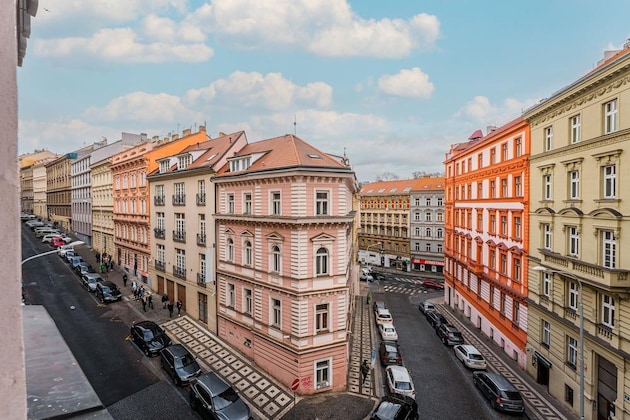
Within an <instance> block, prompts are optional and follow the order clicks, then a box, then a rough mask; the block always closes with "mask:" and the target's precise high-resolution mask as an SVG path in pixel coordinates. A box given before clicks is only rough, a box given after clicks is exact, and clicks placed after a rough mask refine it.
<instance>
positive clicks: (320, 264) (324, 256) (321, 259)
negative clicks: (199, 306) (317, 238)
mask: <svg viewBox="0 0 630 420" xmlns="http://www.w3.org/2000/svg"><path fill="white" fill-rule="evenodd" d="M315 273H316V274H317V275H318V276H321V275H324V274H328V250H327V249H326V248H324V247H321V248H319V249H318V250H317V255H316V258H315Z"/></svg>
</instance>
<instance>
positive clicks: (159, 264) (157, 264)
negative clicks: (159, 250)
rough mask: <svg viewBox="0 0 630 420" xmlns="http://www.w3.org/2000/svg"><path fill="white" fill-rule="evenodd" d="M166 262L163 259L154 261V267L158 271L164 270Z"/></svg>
mask: <svg viewBox="0 0 630 420" xmlns="http://www.w3.org/2000/svg"><path fill="white" fill-rule="evenodd" d="M165 265H166V263H165V262H164V261H157V260H156V261H155V269H156V270H158V271H164V266H165Z"/></svg>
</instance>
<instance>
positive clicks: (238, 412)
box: [189, 372, 251, 420]
mask: <svg viewBox="0 0 630 420" xmlns="http://www.w3.org/2000/svg"><path fill="white" fill-rule="evenodd" d="M189 395H190V397H189V398H190V406H191V407H192V409H193V410H195V411H197V412H198V413H199V414H201V416H202V417H203V418H209V419H221V420H248V419H250V418H251V411H250V409H249V407H248V406H247V404H245V402H244V401H243V400H242V399H241V398H240V397H239V395H238V393H237V392H236V391H235V390H234V388H232V387H231V386H230V385H229V384H228V383H227V382H225V381H224V380H223V379H222V378H221V377H220V376H219V375H217V374H216V373H214V372H208V373H204V374H203V375H200V376H198V377H197V378H195V379H193V380H192V381H191V382H190V394H189Z"/></svg>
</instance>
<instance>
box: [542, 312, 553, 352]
mask: <svg viewBox="0 0 630 420" xmlns="http://www.w3.org/2000/svg"><path fill="white" fill-rule="evenodd" d="M541 344H544V345H545V346H547V348H549V347H550V346H551V324H550V323H549V322H547V321H545V320H544V319H543V320H542V337H541Z"/></svg>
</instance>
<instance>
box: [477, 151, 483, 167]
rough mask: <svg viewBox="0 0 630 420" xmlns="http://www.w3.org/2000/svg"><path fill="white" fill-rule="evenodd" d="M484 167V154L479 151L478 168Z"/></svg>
mask: <svg viewBox="0 0 630 420" xmlns="http://www.w3.org/2000/svg"><path fill="white" fill-rule="evenodd" d="M481 168H483V154H482V153H479V154H478V155H477V169H481Z"/></svg>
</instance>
